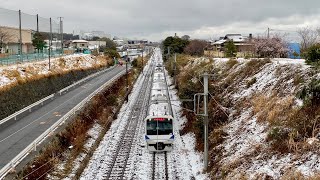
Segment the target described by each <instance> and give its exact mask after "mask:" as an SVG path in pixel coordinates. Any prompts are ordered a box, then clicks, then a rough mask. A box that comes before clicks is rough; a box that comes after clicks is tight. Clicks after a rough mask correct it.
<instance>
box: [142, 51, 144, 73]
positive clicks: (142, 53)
mask: <svg viewBox="0 0 320 180" xmlns="http://www.w3.org/2000/svg"><path fill="white" fill-rule="evenodd" d="M143 49H144V47H143V48H142V74H143V69H144V66H143V65H144V63H143Z"/></svg>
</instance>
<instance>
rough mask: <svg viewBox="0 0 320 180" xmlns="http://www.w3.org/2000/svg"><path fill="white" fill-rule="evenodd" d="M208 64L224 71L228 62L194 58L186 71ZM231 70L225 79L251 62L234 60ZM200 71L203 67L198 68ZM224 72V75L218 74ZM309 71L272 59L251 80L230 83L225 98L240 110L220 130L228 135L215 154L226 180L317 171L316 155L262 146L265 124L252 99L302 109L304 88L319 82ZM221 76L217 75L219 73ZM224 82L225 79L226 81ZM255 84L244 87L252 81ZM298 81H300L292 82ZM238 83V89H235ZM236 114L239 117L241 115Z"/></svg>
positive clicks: (299, 62)
mask: <svg viewBox="0 0 320 180" xmlns="http://www.w3.org/2000/svg"><path fill="white" fill-rule="evenodd" d="M208 61H210V62H212V65H213V67H218V68H221V69H223V68H224V67H226V63H227V62H228V59H226V58H214V59H208V58H196V59H193V60H192V62H190V63H189V64H188V65H187V66H186V67H187V68H194V67H197V65H199V64H201V63H202V62H208ZM237 61H238V64H237V65H235V66H234V67H233V68H232V69H231V70H229V71H228V73H226V74H225V79H227V78H228V76H232V75H234V74H232V73H235V74H237V72H241V69H243V68H244V67H245V66H246V63H247V62H248V61H249V60H245V59H237ZM198 68H201V67H198ZM222 71H223V70H222ZM311 71H312V68H310V66H309V65H306V64H305V61H304V60H303V59H283V58H276V59H271V62H270V63H266V64H265V65H263V66H262V67H261V68H260V69H259V70H258V71H257V72H256V73H255V74H254V75H253V76H250V77H246V78H245V79H237V76H233V77H232V78H234V79H237V80H234V81H232V82H231V83H233V84H232V87H233V88H234V87H235V88H234V89H233V90H230V89H225V91H224V92H223V97H224V98H225V99H227V98H229V99H230V100H231V101H232V103H233V104H235V105H241V102H247V103H246V105H244V106H243V107H242V106H241V107H232V108H231V109H229V112H231V114H230V116H229V122H228V123H227V124H226V125H225V126H224V127H223V129H224V131H225V132H226V134H227V136H226V137H225V138H224V139H225V140H224V142H223V143H222V144H221V145H219V147H218V148H217V149H222V157H221V159H220V160H219V164H218V166H220V168H221V169H224V170H227V171H228V174H227V176H225V178H226V179H239V178H241V177H247V178H249V179H260V178H262V179H263V178H267V177H271V178H273V179H279V178H280V177H281V176H282V175H284V173H285V172H288V170H297V171H300V172H301V173H302V174H303V175H305V176H310V175H314V174H315V173H319V172H320V155H319V154H318V153H317V152H307V153H302V154H301V153H296V154H295V153H287V154H280V153H277V152H272V151H271V150H270V147H269V145H268V142H266V138H267V133H268V124H267V123H266V122H258V120H257V116H256V115H255V114H254V113H253V104H252V98H254V97H255V96H256V95H259V94H263V95H265V96H272V95H276V96H277V97H278V98H286V97H292V98H293V99H294V102H295V103H296V106H302V103H303V102H302V101H301V100H300V99H297V98H296V94H297V92H298V91H299V90H300V89H301V87H302V85H304V84H308V83H309V82H310V80H311V79H312V77H319V76H318V75H313V73H311ZM220 73H221V71H220ZM225 79H223V80H225ZM252 79H255V81H254V82H253V84H252V85H250V86H248V83H247V82H249V81H250V80H252ZM294 81H299V82H294ZM235 82H236V84H235ZM239 110H240V112H239Z"/></svg>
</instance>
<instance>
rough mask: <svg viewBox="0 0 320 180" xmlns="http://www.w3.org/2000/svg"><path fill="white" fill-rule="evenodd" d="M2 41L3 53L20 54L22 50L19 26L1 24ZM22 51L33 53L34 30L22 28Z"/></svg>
mask: <svg viewBox="0 0 320 180" xmlns="http://www.w3.org/2000/svg"><path fill="white" fill-rule="evenodd" d="M0 37H2V38H0V43H1V44H2V49H1V52H2V53H7V54H19V52H20V41H19V40H20V32H19V28H13V27H5V26H0ZM21 39H22V53H33V52H34V47H33V46H32V30H29V29H22V30H21Z"/></svg>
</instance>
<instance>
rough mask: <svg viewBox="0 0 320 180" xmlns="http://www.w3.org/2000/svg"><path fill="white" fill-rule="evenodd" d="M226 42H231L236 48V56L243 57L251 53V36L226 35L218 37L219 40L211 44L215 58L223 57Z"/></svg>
mask: <svg viewBox="0 0 320 180" xmlns="http://www.w3.org/2000/svg"><path fill="white" fill-rule="evenodd" d="M228 41H233V43H234V45H235V46H236V48H237V52H238V53H237V56H239V57H244V56H246V55H248V54H252V53H253V44H252V34H249V36H247V37H246V36H242V35H241V34H227V35H225V36H224V37H220V38H219V40H216V41H214V42H211V46H212V48H211V49H212V50H213V53H214V54H215V56H218V57H224V52H225V45H226V43H227V42H228Z"/></svg>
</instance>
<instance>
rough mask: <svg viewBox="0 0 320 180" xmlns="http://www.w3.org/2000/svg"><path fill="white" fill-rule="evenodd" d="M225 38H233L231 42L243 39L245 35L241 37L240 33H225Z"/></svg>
mask: <svg viewBox="0 0 320 180" xmlns="http://www.w3.org/2000/svg"><path fill="white" fill-rule="evenodd" d="M225 39H229V40H233V42H243V41H245V37H243V36H242V35H241V34H227V35H226V36H225Z"/></svg>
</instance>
